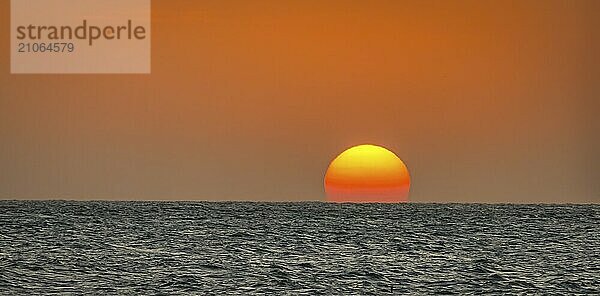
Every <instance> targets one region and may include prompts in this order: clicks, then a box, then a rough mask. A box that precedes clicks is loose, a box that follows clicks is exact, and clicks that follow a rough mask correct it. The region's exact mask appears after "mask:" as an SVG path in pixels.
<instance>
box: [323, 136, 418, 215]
mask: <svg viewBox="0 0 600 296" xmlns="http://www.w3.org/2000/svg"><path fill="white" fill-rule="evenodd" d="M409 187H410V176H409V174H408V169H407V168H406V165H404V163H403V162H402V160H400V158H398V156H396V154H394V153H393V152H391V151H389V150H387V149H385V148H383V147H380V146H375V145H359V146H354V147H352V148H350V149H348V150H346V151H344V152H342V153H341V154H340V155H338V157H336V158H335V159H334V160H333V161H332V162H331V164H330V165H329V168H328V169H327V173H325V192H326V193H327V200H328V201H331V202H357V203H367V202H381V203H396V202H407V201H408V190H409Z"/></svg>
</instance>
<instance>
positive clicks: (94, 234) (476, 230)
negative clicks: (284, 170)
mask: <svg viewBox="0 0 600 296" xmlns="http://www.w3.org/2000/svg"><path fill="white" fill-rule="evenodd" d="M40 294H60V295H65V294H67V295H69V294H71V295H82V294H84V295H86V294H87V295H115V294H119V295H129V294H137V295H227V294H232V295H252V294H259V295H263V294H267V295H404V294H410V295H414V294H416V295H429V294H446V295H452V294H454V295H469V294H473V295H474V294H477V295H480V294H528V295H529V294H545V295H546V294H556V295H573V294H596V295H598V294H600V206H596V205H509V204H506V205H482V204H417V203H406V204H329V203H320V202H301V203H258V202H256V203H255V202H105V201H97V202H76V201H0V295H40Z"/></svg>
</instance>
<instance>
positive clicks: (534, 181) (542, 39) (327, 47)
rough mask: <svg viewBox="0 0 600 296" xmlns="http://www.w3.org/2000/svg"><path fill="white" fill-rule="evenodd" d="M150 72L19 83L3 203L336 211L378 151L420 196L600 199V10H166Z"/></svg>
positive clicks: (7, 127) (1, 31)
mask: <svg viewBox="0 0 600 296" xmlns="http://www.w3.org/2000/svg"><path fill="white" fill-rule="evenodd" d="M152 9H153V10H152V74H151V75H11V74H9V73H10V54H9V48H10V41H9V34H10V31H9V30H10V9H9V1H8V0H2V1H0V198H2V199H47V198H53V199H56V198H63V199H201V200H279V201H281V200H324V198H325V195H324V190H323V176H324V174H325V171H326V169H327V166H328V164H329V162H330V161H331V160H332V159H333V158H334V157H335V156H336V155H337V154H338V153H340V152H342V151H343V150H344V149H346V148H348V147H350V146H353V145H358V144H363V143H373V144H378V145H382V146H385V147H387V148H389V149H390V150H392V151H394V152H395V153H396V154H397V155H398V156H400V158H402V160H403V161H404V162H405V163H406V165H407V166H408V168H409V170H410V173H411V181H412V184H411V195H410V198H411V200H412V201H417V202H425V201H435V202H522V203H529V202H600V185H599V184H600V182H599V181H598V180H599V177H600V174H599V173H598V172H599V168H600V158H599V153H598V151H600V145H599V142H600V140H599V134H600V132H599V131H600V126H599V121H598V119H597V116H598V115H599V114H600V112H599V111H600V108H599V101H600V81H599V80H600V71H599V70H600V55H599V52H600V46H599V43H600V42H599V41H600V37H599V31H598V28H600V1H593V0H590V1H412V2H409V1H313V0H310V1H281V0H278V1H197V0H154V1H152Z"/></svg>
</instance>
